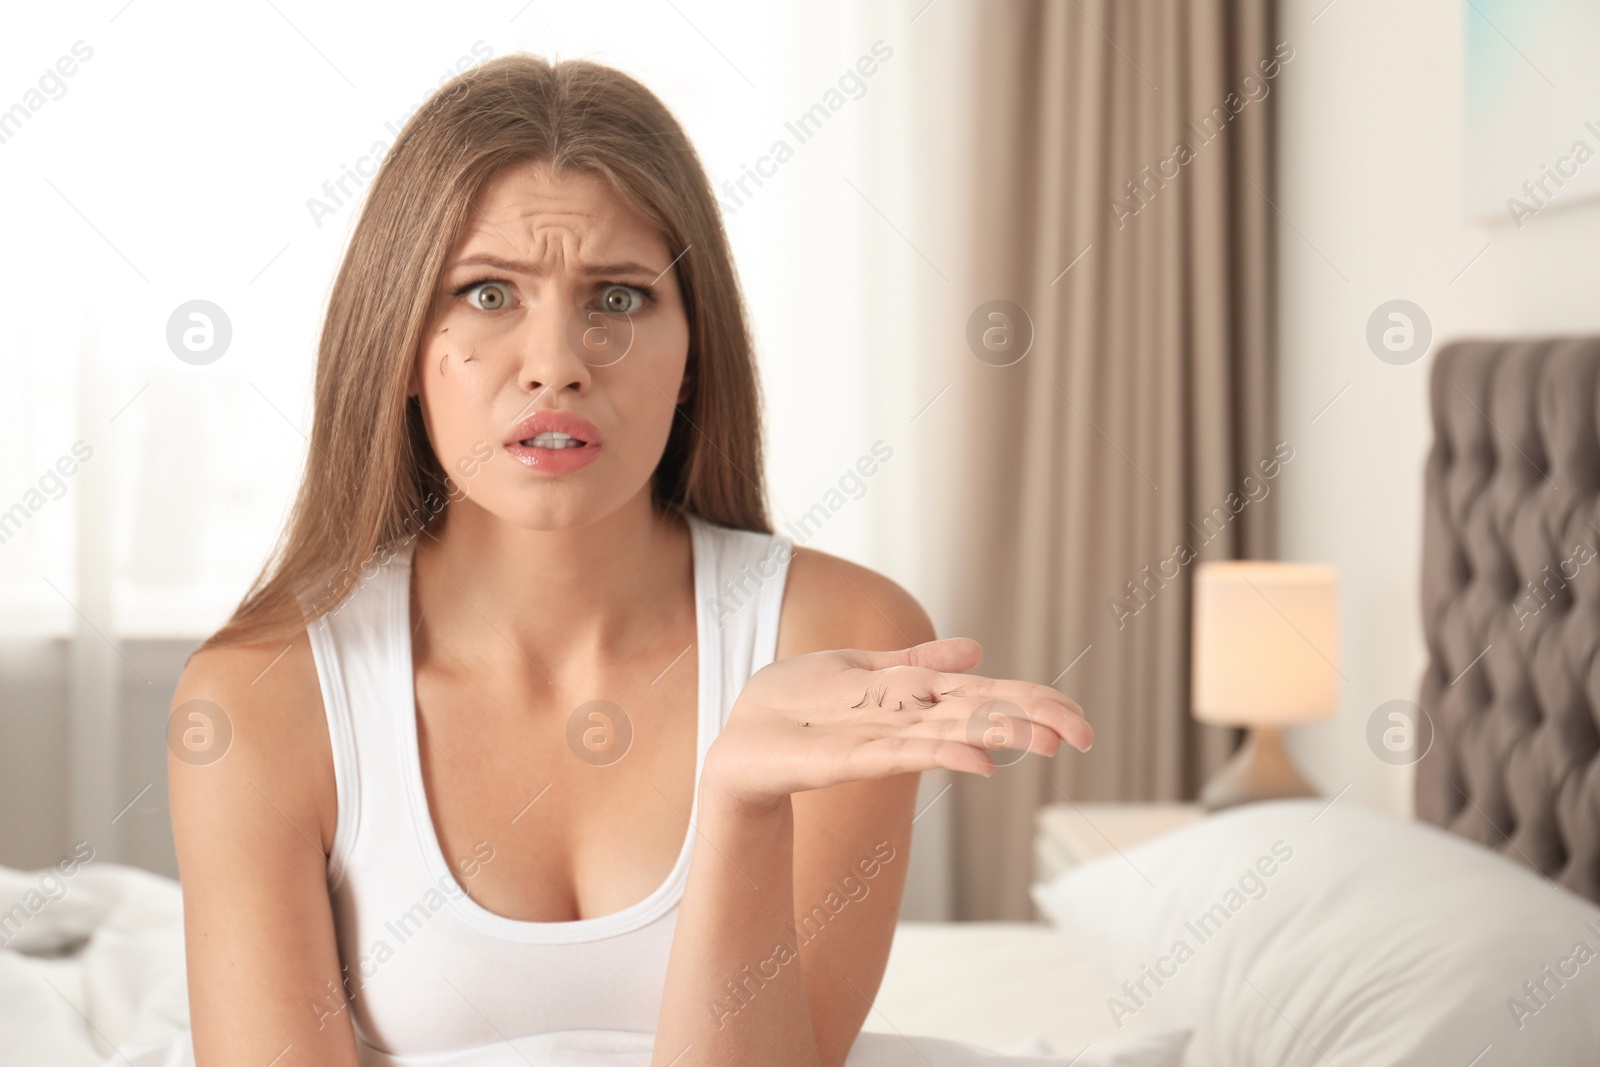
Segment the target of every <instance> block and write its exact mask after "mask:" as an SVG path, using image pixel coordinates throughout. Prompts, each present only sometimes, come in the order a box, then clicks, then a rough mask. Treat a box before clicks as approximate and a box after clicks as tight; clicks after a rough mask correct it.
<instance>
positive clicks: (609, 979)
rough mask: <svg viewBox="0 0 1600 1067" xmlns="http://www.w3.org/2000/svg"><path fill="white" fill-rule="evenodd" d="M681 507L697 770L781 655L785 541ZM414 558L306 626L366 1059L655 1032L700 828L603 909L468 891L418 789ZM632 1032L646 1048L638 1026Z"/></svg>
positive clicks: (349, 983) (331, 874)
mask: <svg viewBox="0 0 1600 1067" xmlns="http://www.w3.org/2000/svg"><path fill="white" fill-rule="evenodd" d="M688 523H689V529H690V533H691V538H692V542H693V550H694V588H695V626H696V633H697V635H698V638H697V657H698V663H699V732H698V743H697V745H696V757H695V781H696V783H697V784H698V782H699V778H700V771H701V768H702V766H703V765H704V761H705V754H706V749H707V748H708V747H709V746H710V744H711V741H712V739H713V738H714V737H715V736H716V735H717V733H718V732H719V731H720V730H721V729H722V727H723V724H724V723H725V722H726V721H727V716H728V712H729V710H730V709H731V708H732V705H733V701H734V699H735V698H736V697H737V696H738V694H739V692H740V690H741V689H743V687H744V684H745V682H746V681H747V680H748V679H749V677H750V675H751V674H753V673H754V672H755V671H756V670H757V669H759V668H760V667H762V666H764V665H765V664H767V663H769V662H770V661H771V660H772V659H773V658H774V655H775V652H776V648H777V635H778V609H779V607H780V605H781V603H782V600H783V589H784V582H785V579H786V577H787V574H788V563H789V559H790V556H791V554H792V551H793V542H792V541H790V539H788V538H786V537H784V536H782V535H781V534H762V533H755V532H751V531H746V530H735V529H731V528H729V527H725V526H719V525H716V524H713V523H711V522H709V521H706V520H704V519H701V518H698V517H696V516H692V515H691V516H688ZM410 568H411V551H410V549H409V548H407V549H406V550H403V551H402V552H401V553H399V554H396V555H395V556H394V557H392V558H391V559H390V560H389V561H388V562H387V563H384V564H382V565H381V566H379V567H378V568H377V571H376V573H375V574H374V575H373V576H372V577H371V578H370V579H369V580H367V581H366V582H365V583H363V584H361V585H359V586H358V587H357V588H356V589H355V590H354V591H353V592H352V593H350V594H349V595H348V597H347V598H346V600H345V601H344V602H343V603H342V605H341V606H340V607H339V609H338V610H337V612H335V613H333V614H330V615H324V616H323V617H322V618H320V619H318V620H317V621H316V622H314V623H312V624H311V625H310V626H309V627H308V632H309V635H310V639H311V648H312V652H313V654H314V656H315V659H316V666H317V677H318V680H319V682H320V684H321V688H322V700H323V705H324V707H325V708H326V710H327V715H328V729H329V736H330V739H331V741H332V749H333V767H334V775H335V779H336V784H337V793H338V806H339V813H338V824H337V829H336V831H335V834H334V839H333V846H332V850H331V854H330V857H329V863H328V887H329V895H330V898H331V901H332V904H333V917H334V926H335V929H336V932H337V936H338V944H339V955H340V961H341V964H342V966H343V974H344V984H345V997H346V998H347V999H348V1006H347V1007H345V1008H344V1009H343V1010H349V1011H351V1012H352V1016H353V1022H354V1024H355V1030H356V1036H357V1043H358V1046H359V1048H360V1051H361V1059H362V1063H363V1064H369V1065H371V1064H382V1065H394V1064H411V1063H418V1064H421V1063H445V1062H448V1063H451V1064H455V1063H466V1062H473V1063H476V1062H480V1060H481V1062H485V1063H487V1062H499V1060H500V1057H503V1056H506V1055H507V1054H508V1053H510V1052H511V1051H512V1049H510V1048H507V1044H508V1043H510V1042H514V1043H515V1045H514V1048H516V1049H523V1048H526V1050H527V1051H528V1052H534V1051H536V1046H538V1047H541V1048H542V1047H554V1046H551V1045H549V1042H550V1041H551V1040H552V1039H554V1038H555V1036H556V1035H561V1034H567V1033H571V1032H575V1031H584V1032H588V1031H609V1032H622V1034H619V1036H624V1035H627V1034H631V1035H652V1034H653V1033H654V1031H655V1028H656V1022H657V1016H658V1014H659V1011H660V1008H661V998H662V993H663V991H664V987H665V983H666V968H667V958H668V955H669V953H670V950H671V948H672V935H673V930H674V929H675V927H676V924H677V915H678V902H679V900H680V899H681V897H682V896H683V889H684V884H685V882H686V880H687V878H688V874H689V861H690V858H691V856H692V854H693V851H694V836H695V835H694V834H693V832H692V831H691V832H690V833H688V834H687V835H686V836H685V839H684V843H683V847H682V849H681V850H680V852H679V855H678V859H677V862H676V864H675V865H674V866H673V868H672V872H671V873H670V874H668V875H667V879H666V881H665V882H663V883H661V885H660V886H658V887H657V888H656V889H655V891H654V892H652V893H651V894H650V895H649V896H647V897H645V898H644V899H643V900H641V901H639V902H638V903H636V904H634V905H632V906H631V907H628V908H625V909H623V910H622V911H619V912H614V913H612V914H610V915H602V916H596V917H593V918H589V919H579V920H575V921H572V922H526V921H522V920H517V919H510V918H506V917H504V916H501V915H498V914H495V913H493V912H491V911H489V910H487V909H486V908H484V907H482V906H481V905H479V904H478V903H476V902H475V901H473V900H472V898H471V897H469V896H467V894H466V893H465V892H464V891H463V890H462V889H461V888H460V883H459V882H458V881H457V880H456V877H455V875H454V874H453V873H452V870H451V867H450V865H449V864H448V863H447V862H446V860H445V857H444V854H443V852H442V850H441V849H440V846H439V841H438V837H437V836H436V834H435V832H434V826H433V820H432V818H431V817H430V816H429V811H428V802H427V797H426V794H425V792H424V790H423V780H422V765H421V759H420V756H419V753H418V748H417V716H416V698H415V694H414V691H413V688H412V680H413V676H412V660H411V633H412V630H411V625H410V617H411V611H410V583H409V578H410ZM624 758H626V757H624ZM698 793H699V791H698V789H696V796H697V797H698ZM697 807H698V800H697V801H696V808H697ZM693 818H694V812H693V811H691V813H690V819H691V821H692V820H693ZM325 992H326V996H325V997H324V998H323V1000H322V1002H321V1003H320V1004H316V1005H313V1006H312V1010H313V1011H315V1012H317V1013H318V1014H319V1016H321V1015H322V1014H323V1013H327V1014H329V1015H331V1014H333V1013H336V1012H338V1011H340V1010H341V1006H340V1005H341V998H340V996H339V994H338V991H336V990H327V991H325ZM594 1036H599V1035H594ZM608 1040H609V1039H608ZM524 1041H526V1042H527V1044H526V1045H524ZM624 1045H628V1047H629V1048H630V1049H633V1048H648V1043H647V1041H646V1042H644V1043H641V1040H634V1041H632V1042H631V1045H630V1044H629V1039H625V1040H624ZM583 1047H585V1048H586V1049H592V1048H593V1046H592V1045H584V1046H583ZM617 1051H619V1052H620V1051H623V1049H622V1048H621V1047H619V1048H618V1049H617ZM512 1058H513V1059H515V1057H512ZM517 1062H520V1060H518V1061H517Z"/></svg>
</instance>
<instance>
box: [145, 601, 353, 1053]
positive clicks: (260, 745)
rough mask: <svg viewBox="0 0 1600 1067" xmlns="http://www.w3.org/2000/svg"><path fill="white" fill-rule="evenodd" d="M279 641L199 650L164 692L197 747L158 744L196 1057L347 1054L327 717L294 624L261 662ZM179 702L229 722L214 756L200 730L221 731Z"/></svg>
mask: <svg viewBox="0 0 1600 1067" xmlns="http://www.w3.org/2000/svg"><path fill="white" fill-rule="evenodd" d="M281 649H282V645H279V646H277V647H274V648H270V649H264V648H260V647H253V648H252V647H236V648H219V649H210V650H206V651H204V652H200V653H197V654H196V655H195V656H194V658H193V659H191V660H190V662H189V666H188V668H187V669H186V670H185V671H184V673H183V677H182V678H181V679H180V680H179V682H178V688H177V691H176V693H175V694H174V697H173V708H174V710H175V711H176V713H177V714H178V717H179V719H180V721H181V723H182V728H183V729H184V730H188V731H192V735H191V736H192V738H193V739H194V744H195V745H196V746H197V748H196V750H195V751H194V753H193V754H191V753H190V750H188V749H187V748H185V746H184V745H183V744H182V743H181V742H180V743H179V744H178V745H176V746H169V754H168V759H167V781H168V789H169V792H170V796H171V807H172V830H173V837H174V839H175V841H176V844H177V851H178V867H179V870H180V872H181V878H182V882H183V918H184V942H185V953H186V957H187V964H188V978H189V1008H190V1022H191V1026H192V1030H193V1034H194V1049H195V1061H196V1064H197V1065H198V1067H221V1065H224V1064H238V1063H251V1064H261V1065H266V1064H268V1063H270V1064H272V1065H273V1067H357V1062H358V1061H357V1056H356V1045H355V1037H354V1031H353V1029H352V1027H351V1022H350V1011H349V1007H348V1004H347V1003H346V1000H345V998H344V996H343V995H342V994H343V986H342V984H341V974H340V967H339V956H338V950H337V948H336V942H335V939H334V931H333V915H332V908H331V905H330V903H329V899H328V889H327V881H326V873H325V871H326V859H327V853H326V848H327V843H328V842H329V841H331V840H332V829H333V827H332V823H331V820H330V819H329V818H328V815H329V813H331V812H334V811H336V810H337V809H336V806H335V805H334V801H333V781H332V757H331V755H330V749H329V742H328V731H327V720H326V719H325V718H324V717H323V711H322V698H321V691H320V689H319V688H318V686H317V681H316V670H315V665H314V662H313V660H312V658H311V651H310V646H309V643H308V641H307V640H306V637H305V635H304V634H303V633H302V634H301V635H299V637H298V638H297V639H296V640H295V641H294V643H293V644H292V645H291V646H290V648H289V650H288V651H287V652H286V653H284V654H283V655H282V658H281V659H278V660H277V661H276V662H273V660H274V657H275V656H277V655H278V653H279V651H280V650H281ZM269 665H270V666H269ZM263 671H265V673H263ZM191 701H209V702H211V703H212V704H214V705H217V706H219V707H221V708H222V709H223V711H224V714H225V715H226V716H227V721H228V724H229V726H231V730H232V738H231V740H229V741H227V742H226V744H227V747H226V751H225V753H224V754H223V755H222V757H221V758H220V759H216V760H215V761H214V762H206V761H205V760H206V758H207V757H209V756H210V755H211V753H209V752H207V751H206V747H205V746H206V740H207V735H206V733H205V731H207V730H212V731H214V733H212V734H211V738H212V741H211V743H212V744H220V743H221V740H220V739H221V738H222V737H223V736H224V731H223V730H222V729H219V728H218V727H219V725H220V724H219V723H217V722H215V721H210V720H213V719H215V716H214V715H212V714H210V713H209V712H208V710H207V709H206V708H205V706H204V705H200V704H190V702H191ZM195 715H198V716H200V717H199V718H193V717H192V716H195Z"/></svg>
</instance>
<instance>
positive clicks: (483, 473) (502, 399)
mask: <svg viewBox="0 0 1600 1067" xmlns="http://www.w3.org/2000/svg"><path fill="white" fill-rule="evenodd" d="M680 251H681V250H676V251H675V250H669V249H668V248H667V245H666V242H665V241H664V240H663V239H662V237H661V235H660V234H659V233H657V232H656V231H655V230H654V229H653V228H652V227H651V226H650V225H649V224H648V223H646V222H645V221H644V220H643V219H642V218H640V217H639V216H638V215H637V214H635V213H634V212H633V211H632V210H631V209H629V208H628V207H627V206H626V205H624V204H623V202H622V201H621V200H620V199H619V198H618V197H617V196H616V195H615V194H614V193H613V192H612V191H611V189H610V188H609V186H607V185H606V184H605V183H604V181H603V180H602V179H599V178H597V177H592V176H588V175H584V176H560V177H557V176H554V175H553V174H552V173H551V171H550V169H549V167H548V165H546V164H542V163H540V164H526V165H518V166H514V167H508V168H506V169H505V170H504V171H502V172H500V173H499V174H497V175H495V176H494V177H493V178H491V179H490V180H489V181H488V182H487V183H486V184H485V185H484V187H483V189H482V191H481V192H480V193H479V195H478V198H477V199H476V200H475V201H474V209H473V210H472V212H471V213H470V214H469V217H468V220H467V223H466V225H465V226H464V227H463V231H462V234H461V236H460V238H459V239H458V240H457V242H456V245H455V247H454V248H453V249H452V250H451V253H450V256H449V258H448V259H447V260H446V263H445V270H444V274H443V276H442V278H441V280H440V286H439V290H438V292H437V293H435V294H434V304H433V310H432V312H431V315H430V321H429V323H428V326H427V329H426V331H425V333H424V335H423V342H422V346H421V349H420V350H419V352H418V356H417V362H416V364H415V365H414V366H413V368H412V377H411V387H410V393H411V395H416V396H419V397H420V403H421V406H422V415H423V421H424V423H425V424H426V426H427V430H428V439H429V441H430V442H431V443H432V445H433V449H434V453H435V454H436V455H437V456H438V457H439V461H440V463H441V464H442V465H443V467H444V470H445V473H446V474H448V475H450V477H451V478H452V479H453V483H454V485H453V488H452V493H451V495H452V499H453V500H455V501H456V503H455V506H457V507H460V506H462V504H464V503H466V502H467V501H470V503H471V504H472V505H476V506H478V507H481V508H483V509H485V510H486V511H488V512H491V513H493V514H494V515H496V516H498V517H499V518H502V519H504V520H505V521H507V522H510V523H514V524H515V525H518V526H522V527H525V528H528V529H555V528H560V527H566V526H573V525H583V524H586V523H589V522H592V521H594V520H595V519H597V518H599V517H600V516H602V515H605V514H608V513H610V512H611V511H613V510H615V509H616V508H618V507H620V506H621V505H622V504H624V503H625V502H627V501H628V500H630V499H632V498H634V497H635V496H636V495H637V494H639V493H640V492H641V491H644V492H646V493H647V492H648V485H649V482H650V477H651V475H652V473H653V472H654V471H655V468H656V464H657V463H658V462H659V460H660V459H661V454H662V451H663V450H664V449H665V447H666V443H667V434H668V431H669V430H670V429H671V428H672V418H673V405H675V404H677V403H681V402H682V401H683V400H685V399H687V396H688V390H687V383H686V382H685V381H684V367H685V365H686V363H687V360H688V352H689V324H688V318H687V315H686V314H685V311H684V306H683V300H682V296H681V294H680V292H679V290H678V281H677V272H676V271H675V270H674V269H672V265H673V263H674V262H675V258H674V257H675V256H677V255H678V254H679V252H680ZM554 413H559V414H560V415H563V416H577V417H578V418H579V419H581V420H585V421H583V422H577V423H574V422H570V421H569V422H560V421H559V419H558V420H557V423H558V424H557V425H554V426H551V425H540V424H537V423H536V424H533V425H530V424H529V423H528V421H527V420H529V419H530V418H532V419H549V418H550V417H551V415H552V414H554ZM540 431H545V433H544V434H543V435H542V436H537V437H536V436H535V434H537V433H539V432H540ZM562 433H565V434H567V435H570V437H571V439H572V440H573V441H580V440H581V441H583V442H584V444H583V445H582V446H581V447H567V445H568V442H567V441H566V440H564V439H562V438H561V436H560V434H562ZM463 493H464V494H465V500H462V499H461V494H463Z"/></svg>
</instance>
